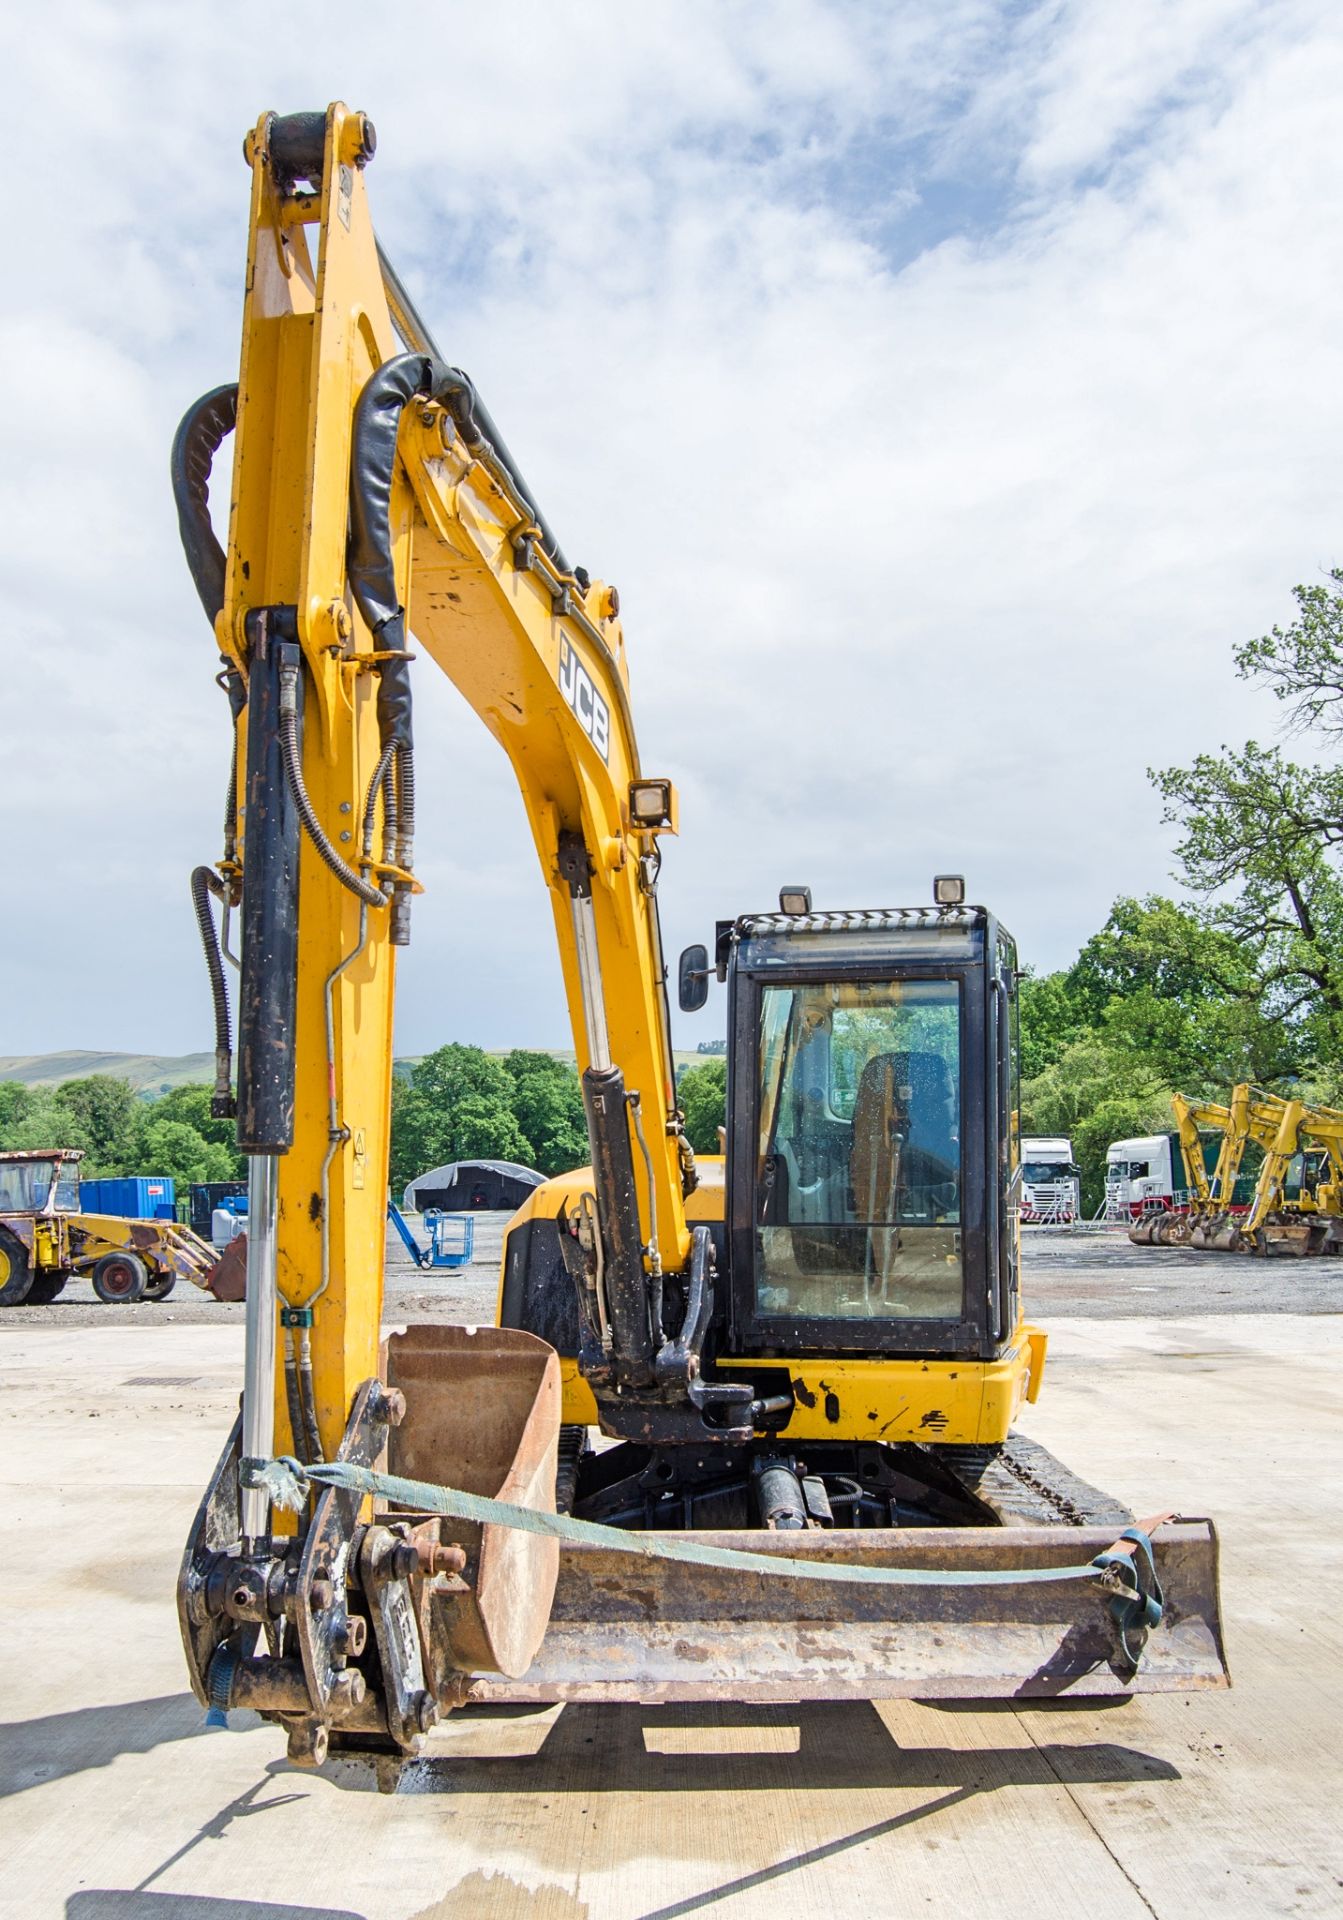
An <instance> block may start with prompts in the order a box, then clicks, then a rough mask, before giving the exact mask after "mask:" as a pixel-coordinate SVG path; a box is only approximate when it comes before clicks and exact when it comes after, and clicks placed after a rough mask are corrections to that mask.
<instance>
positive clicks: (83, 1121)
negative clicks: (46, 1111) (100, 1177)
mask: <svg viewBox="0 0 1343 1920" xmlns="http://www.w3.org/2000/svg"><path fill="white" fill-rule="evenodd" d="M54 1098H55V1101H56V1104H57V1106H59V1107H60V1108H62V1109H63V1110H64V1111H65V1112H66V1113H68V1114H70V1116H71V1117H72V1119H73V1120H75V1122H76V1123H77V1124H78V1125H79V1126H80V1128H81V1129H82V1131H83V1136H84V1138H85V1140H86V1141H87V1142H88V1155H89V1158H88V1162H87V1171H88V1172H89V1173H119V1172H121V1171H123V1169H124V1166H125V1162H126V1161H127V1160H128V1159H133V1158H134V1155H135V1143H136V1141H137V1138H138V1132H139V1124H138V1123H139V1106H140V1103H139V1101H138V1100H137V1099H136V1097H135V1089H134V1088H133V1087H132V1086H131V1083H130V1081H129V1080H120V1079H117V1078H115V1077H114V1076H113V1075H112V1074H107V1073H95V1074H90V1075H89V1076H88V1078H87V1079H82V1080H66V1081H63V1082H62V1084H61V1085H60V1086H59V1087H57V1088H56V1090H55V1095H54ZM56 1144H60V1145H63V1144H64V1142H59V1143H56Z"/></svg>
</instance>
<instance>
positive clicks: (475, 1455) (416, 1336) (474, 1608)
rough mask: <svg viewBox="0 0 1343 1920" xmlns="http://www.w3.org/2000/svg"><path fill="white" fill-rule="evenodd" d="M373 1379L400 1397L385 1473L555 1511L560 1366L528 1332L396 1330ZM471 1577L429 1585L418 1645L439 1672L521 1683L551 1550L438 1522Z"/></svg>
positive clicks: (487, 1530)
mask: <svg viewBox="0 0 1343 1920" xmlns="http://www.w3.org/2000/svg"><path fill="white" fill-rule="evenodd" d="M383 1377H384V1379H385V1380H386V1382H387V1385H388V1386H389V1387H396V1388H399V1389H400V1390H401V1391H402V1392H403V1393H404V1394H405V1397H406V1414H405V1418H404V1419H403V1420H402V1421H401V1424H400V1425H399V1426H397V1427H395V1428H394V1429H393V1430H392V1433H391V1437H390V1441H389V1448H388V1469H389V1471H390V1472H392V1473H394V1474H400V1475H402V1476H404V1477H405V1478H406V1479H410V1480H428V1481H434V1482H439V1483H446V1484H448V1485H451V1486H453V1487H459V1488H461V1489H462V1491H463V1492H465V1493H475V1494H485V1495H487V1496H488V1497H489V1498H490V1499H494V1500H503V1501H506V1502H508V1503H509V1504H510V1505H513V1506H520V1507H532V1508H536V1509H539V1510H540V1511H542V1512H546V1513H553V1512H554V1511H555V1467H556V1458H557V1452H558V1447H559V1432H560V1365H559V1361H558V1359H557V1358H556V1356H555V1352H554V1349H553V1348H551V1347H549V1346H547V1345H546V1343H545V1341H544V1340H538V1339H537V1338H536V1336H535V1335H534V1334H530V1333H522V1332H519V1331H516V1330H515V1329H513V1328H509V1327H451V1326H418V1327H407V1328H406V1329H405V1330H404V1331H403V1332H401V1333H395V1334H393V1335H392V1336H391V1337H390V1338H389V1339H388V1340H387V1342H386V1343H385V1347H384V1360H383ZM439 1537H440V1541H441V1543H442V1544H445V1545H449V1546H458V1547H461V1548H463V1549H465V1552H466V1556H467V1558H468V1560H469V1562H470V1564H471V1566H472V1569H473V1574H472V1580H471V1583H470V1584H469V1585H467V1584H466V1583H465V1582H457V1583H451V1582H450V1583H448V1584H447V1586H446V1588H444V1587H443V1586H441V1585H440V1588H439V1590H437V1591H436V1592H435V1593H434V1596H433V1609H432V1619H431V1622H430V1625H431V1632H430V1636H429V1638H430V1641H431V1644H432V1647H433V1651H434V1653H435V1655H436V1659H437V1664H438V1665H439V1667H440V1670H441V1671H452V1672H464V1671H471V1672H487V1673H502V1674H521V1673H524V1672H526V1670H527V1668H528V1666H529V1665H530V1664H531V1662H532V1660H533V1659H534V1657H535V1655H536V1653H537V1650H538V1649H539V1647H540V1645H541V1641H542V1636H543V1635H544V1633H545V1631H546V1622H547V1620H548V1618H549V1615H550V1604H551V1596H552V1594H553V1593H554V1591H555V1576H556V1571H557V1568H558V1564H559V1543H558V1542H557V1541H555V1540H546V1539H542V1538H539V1537H538V1536H537V1535H536V1534H530V1533H521V1532H518V1531H517V1530H516V1529H514V1528H511V1527H505V1526H496V1525H491V1524H489V1523H485V1524H484V1525H478V1524H475V1523H473V1522H471V1521H466V1520H452V1521H445V1522H443V1523H442V1526H441V1528H440V1529H439Z"/></svg>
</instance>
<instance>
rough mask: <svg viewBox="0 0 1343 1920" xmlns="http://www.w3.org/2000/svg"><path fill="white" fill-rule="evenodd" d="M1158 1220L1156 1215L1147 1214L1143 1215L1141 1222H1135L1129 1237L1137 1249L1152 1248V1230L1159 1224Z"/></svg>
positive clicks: (1129, 1231) (1130, 1229)
mask: <svg viewBox="0 0 1343 1920" xmlns="http://www.w3.org/2000/svg"><path fill="white" fill-rule="evenodd" d="M1157 1218H1158V1216H1157V1215H1156V1214H1154V1213H1147V1214H1144V1215H1143V1217H1142V1219H1141V1220H1135V1221H1134V1223H1133V1225H1132V1226H1131V1227H1130V1228H1129V1230H1128V1237H1129V1239H1130V1240H1131V1241H1132V1242H1133V1244H1134V1246H1135V1247H1150V1246H1151V1244H1152V1229H1153V1227H1155V1225H1156V1223H1157Z"/></svg>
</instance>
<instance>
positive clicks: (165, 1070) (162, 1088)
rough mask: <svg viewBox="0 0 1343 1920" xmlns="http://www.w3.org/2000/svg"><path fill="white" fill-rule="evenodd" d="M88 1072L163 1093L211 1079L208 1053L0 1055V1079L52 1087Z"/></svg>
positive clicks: (212, 1066) (140, 1090)
mask: <svg viewBox="0 0 1343 1920" xmlns="http://www.w3.org/2000/svg"><path fill="white" fill-rule="evenodd" d="M91 1073H109V1074H112V1075H114V1076H115V1077H116V1078H117V1079H118V1080H129V1081H130V1083H131V1085H132V1086H133V1087H134V1088H135V1090H136V1092H137V1093H145V1094H155V1093H166V1092H167V1091H168V1089H169V1087H181V1086H186V1085H189V1084H190V1083H191V1082H192V1081H195V1080H213V1079H214V1073H215V1057H214V1055H213V1054H212V1053H176V1054H173V1053H168V1054H154V1053H83V1052H78V1051H76V1052H71V1053H5V1054H0V1080H22V1081H23V1083H24V1084H25V1086H30V1087H56V1086H59V1085H60V1083H61V1081H62V1080H83V1079H84V1078H85V1077H86V1076H87V1075H88V1074H91Z"/></svg>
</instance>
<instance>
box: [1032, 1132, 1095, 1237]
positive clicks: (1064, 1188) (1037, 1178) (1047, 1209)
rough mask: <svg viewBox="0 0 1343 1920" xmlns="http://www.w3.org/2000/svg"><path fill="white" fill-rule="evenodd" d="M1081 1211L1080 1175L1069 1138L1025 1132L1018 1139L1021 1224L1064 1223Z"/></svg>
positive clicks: (1053, 1224) (1070, 1220)
mask: <svg viewBox="0 0 1343 1920" xmlns="http://www.w3.org/2000/svg"><path fill="white" fill-rule="evenodd" d="M1081 1211H1082V1176H1081V1172H1080V1170H1079V1168H1078V1166H1077V1164H1076V1162H1075V1161H1074V1159H1073V1143H1072V1141H1071V1140H1064V1139H1057V1138H1054V1139H1050V1138H1047V1137H1045V1136H1044V1135H1041V1134H1026V1135H1025V1136H1024V1138H1023V1139H1022V1142H1021V1220H1022V1224H1023V1225H1030V1224H1032V1223H1033V1224H1035V1225H1037V1226H1046V1225H1047V1226H1067V1225H1070V1224H1071V1223H1072V1222H1073V1221H1074V1220H1076V1219H1077V1218H1078V1217H1079V1215H1080V1214H1081Z"/></svg>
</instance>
